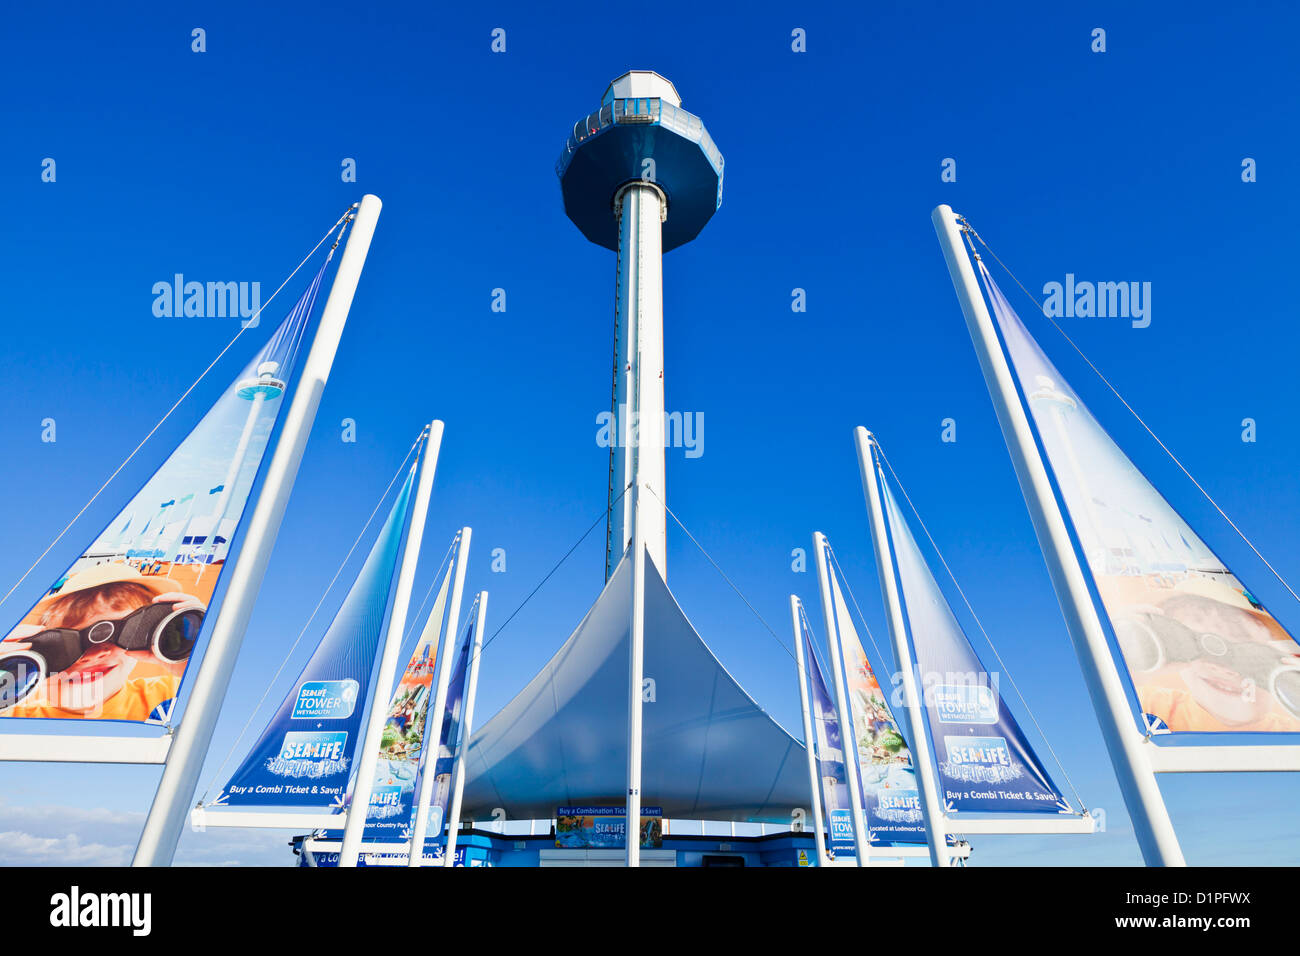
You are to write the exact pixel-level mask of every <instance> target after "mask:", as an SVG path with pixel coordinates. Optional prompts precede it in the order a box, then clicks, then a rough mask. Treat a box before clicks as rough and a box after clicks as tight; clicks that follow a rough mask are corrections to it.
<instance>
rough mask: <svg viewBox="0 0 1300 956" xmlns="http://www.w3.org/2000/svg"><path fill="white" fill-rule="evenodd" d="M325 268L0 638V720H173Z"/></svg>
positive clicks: (156, 721) (265, 449)
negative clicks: (249, 358) (154, 468)
mask: <svg viewBox="0 0 1300 956" xmlns="http://www.w3.org/2000/svg"><path fill="white" fill-rule="evenodd" d="M323 273H324V267H322V269H321V272H320V273H318V274H317V275H316V277H315V279H314V280H313V281H312V283H311V284H310V286H309V287H308V288H307V290H306V291H305V292H304V293H303V295H302V298H300V299H299V300H298V302H297V304H295V305H294V307H293V310H292V311H291V312H290V313H289V316H288V317H287V318H286V319H285V320H284V322H283V323H282V324H281V325H280V327H279V328H278V329H277V330H276V331H275V333H274V335H272V337H271V339H270V341H269V342H268V343H267V344H266V346H265V347H263V348H262V350H261V351H260V352H259V353H258V354H257V356H256V357H255V358H254V359H253V361H252V362H250V363H249V364H248V365H247V366H246V367H245V369H244V371H243V373H242V374H241V375H240V376H239V377H238V378H237V379H236V380H235V381H234V382H233V383H232V384H231V385H230V387H229V388H227V389H226V391H225V393H224V394H222V396H221V397H220V398H219V399H218V400H217V401H216V403H215V404H214V405H213V406H212V408H211V410H210V411H209V412H208V413H207V415H205V416H204V418H203V420H202V421H200V422H199V424H198V426H197V427H195V429H194V430H193V431H192V432H190V434H189V435H188V436H187V437H186V438H185V439H184V440H183V441H182V442H181V443H180V445H178V446H177V447H176V450H175V451H173V452H172V454H171V456H170V457H169V458H168V459H167V460H166V461H165V462H163V464H162V467H160V468H159V469H158V470H157V471H156V472H154V474H153V476H152V477H151V478H150V479H149V480H148V481H147V482H146V483H145V485H144V487H143V488H141V489H140V491H139V493H137V494H136V495H135V497H134V498H132V499H131V501H130V502H128V503H127V505H126V507H125V508H123V509H122V511H121V513H120V514H118V516H117V517H116V518H114V519H113V520H112V521H111V522H110V523H109V524H108V526H107V527H106V528H105V529H104V530H103V531H102V532H101V533H100V534H99V536H98V537H97V538H95V540H94V541H93V542H92V543H91V545H90V547H88V548H87V549H86V550H85V551H84V552H82V554H81V555H80V556H79V557H78V558H77V559H76V560H75V561H74V562H73V563H72V565H71V567H69V568H68V569H67V571H65V572H64V573H63V574H62V575H61V576H60V577H59V578H58V580H56V581H55V582H54V584H53V585H52V586H51V587H50V589H49V590H48V591H47V592H46V593H45V594H44V595H43V596H42V597H41V599H40V600H39V601H37V602H36V604H35V606H34V607H32V609H31V610H30V611H28V612H27V614H25V615H24V616H23V617H22V619H21V620H20V621H19V622H18V624H17V625H16V626H14V627H13V628H12V629H11V630H10V631H9V632H8V633H7V634H4V636H3V637H2V638H0V717H24V718H47V719H49V718H53V719H72V720H126V721H144V722H147V723H165V722H167V721H168V719H169V717H170V715H171V711H172V708H173V706H174V705H175V703H176V696H177V693H178V691H179V688H180V684H181V680H182V678H183V677H184V676H185V669H186V667H187V665H188V664H189V660H190V655H191V653H192V652H193V650H194V647H195V645H196V643H197V642H198V639H199V636H200V634H201V632H202V629H203V622H204V617H205V615H206V614H207V608H208V604H209V603H210V601H211V600H212V595H213V592H215V590H216V587H217V582H218V581H219V580H220V578H221V574H222V571H223V570H224V568H225V565H226V558H227V556H228V554H229V551H230V543H231V540H232V539H233V537H234V534H235V530H236V528H238V526H239V522H240V519H241V518H242V517H243V514H244V512H245V510H246V506H247V504H248V498H249V493H250V491H251V490H252V487H253V482H254V479H255V478H256V476H257V473H258V469H259V467H260V466H261V464H262V460H263V458H264V457H265V455H266V451H267V445H268V442H269V440H270V437H271V431H272V429H273V428H274V426H275V421H276V418H277V416H278V414H279V410H280V408H281V406H282V405H283V395H284V392H285V389H286V383H287V382H288V380H289V376H290V373H291V370H292V365H293V360H294V356H295V355H296V353H297V351H298V347H299V345H300V344H301V342H302V337H303V331H304V329H305V328H306V325H307V322H308V319H309V318H310V316H311V312H312V308H313V306H314V304H315V301H316V294H317V292H318V290H319V289H320V283H321V277H322V275H323Z"/></svg>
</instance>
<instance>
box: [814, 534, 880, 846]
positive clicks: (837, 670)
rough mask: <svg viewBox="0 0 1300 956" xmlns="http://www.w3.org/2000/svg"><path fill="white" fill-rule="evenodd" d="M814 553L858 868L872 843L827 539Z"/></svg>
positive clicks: (818, 540)
mask: <svg viewBox="0 0 1300 956" xmlns="http://www.w3.org/2000/svg"><path fill="white" fill-rule="evenodd" d="M813 551H814V552H815V554H816V556H817V583H818V585H819V587H820V590H821V598H822V617H823V618H824V619H825V621H826V643H827V644H828V645H830V650H831V675H832V677H833V678H834V683H835V712H836V713H837V714H838V715H839V718H840V747H841V748H842V749H843V751H844V773H845V776H847V777H848V780H847V781H845V782H846V784H847V785H848V791H849V807H850V808H851V810H852V812H853V845H854V847H855V849H856V850H857V854H858V860H857V865H858V866H866V865H867V864H868V861H869V860H870V857H871V841H870V839H869V838H868V836H867V825H866V822H865V821H864V814H863V812H862V787H861V781H862V774H861V772H860V771H859V770H858V732H857V728H856V727H855V726H854V724H853V711H852V710H850V709H849V699H848V695H847V694H846V693H845V691H844V682H845V677H844V651H843V648H842V646H841V645H840V629H839V627H837V626H836V623H835V604H834V601H833V599H832V597H831V579H830V567H829V565H827V563H826V536H825V535H824V534H822V533H821V532H820V531H814V532H813Z"/></svg>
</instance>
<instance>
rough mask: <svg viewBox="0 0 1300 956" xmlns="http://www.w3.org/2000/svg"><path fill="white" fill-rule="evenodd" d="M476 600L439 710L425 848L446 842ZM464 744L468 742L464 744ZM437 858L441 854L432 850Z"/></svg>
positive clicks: (424, 770) (426, 769)
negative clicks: (445, 698) (443, 702)
mask: <svg viewBox="0 0 1300 956" xmlns="http://www.w3.org/2000/svg"><path fill="white" fill-rule="evenodd" d="M477 607H478V602H477V601H476V602H475V603H474V605H473V607H471V608H470V611H469V620H468V622H467V623H466V624H465V635H464V637H462V638H461V640H460V644H459V650H458V651H457V652H456V665H455V667H453V668H452V672H451V680H450V682H449V683H448V684H447V705H446V707H445V708H444V709H443V717H442V733H441V734H440V735H439V737H438V749H437V750H435V751H434V752H433V756H434V764H433V796H432V797H430V799H429V825H428V829H427V832H428V834H429V835H428V837H427V838H426V840H425V846H428V845H429V844H430V843H434V844H437V845H442V844H443V843H445V842H446V839H447V837H446V834H445V833H443V827H444V826H445V825H446V822H447V808H448V806H449V804H450V803H451V774H452V770H453V769H454V767H455V763H456V750H457V747H458V745H459V741H458V740H457V738H458V737H460V722H461V717H462V716H463V713H464V707H463V704H464V700H465V677H466V675H467V674H468V672H469V656H470V653H471V652H472V650H473V647H474V625H475V613H474V612H475V609H476V608H477ZM447 626H448V627H455V626H456V622H455V621H448V622H447ZM466 743H468V741H466ZM420 772H421V773H422V774H424V773H429V772H430V768H429V765H428V761H427V757H426V761H425V765H424V766H423V767H422V768H421V770H420ZM436 853H437V855H438V856H439V857H441V856H442V851H441V850H438V851H436Z"/></svg>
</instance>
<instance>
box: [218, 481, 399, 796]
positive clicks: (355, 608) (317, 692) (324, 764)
mask: <svg viewBox="0 0 1300 956" xmlns="http://www.w3.org/2000/svg"><path fill="white" fill-rule="evenodd" d="M415 472H416V466H414V465H413V466H412V467H411V470H410V473H409V474H408V475H407V478H406V482H405V483H404V484H403V485H402V488H401V491H400V492H399V493H398V495H397V498H396V500H395V501H394V503H393V509H392V511H391V512H389V515H388V519H387V520H386V521H385V522H384V526H383V529H382V530H381V531H380V532H379V537H378V538H376V539H375V543H374V545H373V547H371V549H370V554H369V556H368V557H367V558H366V562H365V564H364V565H363V566H362V568H361V573H360V574H359V575H357V579H356V581H355V583H353V585H352V589H351V590H350V591H349V592H348V595H347V597H346V598H345V599H344V601H343V604H342V606H341V607H340V608H339V610H338V613H337V614H336V615H335V616H334V620H333V621H331V622H330V626H329V628H328V629H327V630H326V632H325V636H324V637H323V638H321V642H320V644H319V645H318V646H317V647H316V650H315V651H314V652H313V653H312V656H311V659H310V660H308V661H307V666H306V667H304V668H303V670H302V673H301V674H299V675H298V679H297V680H296V681H294V683H293V687H292V688H291V689H290V690H289V693H288V694H286V695H285V698H284V701H283V702H282V703H281V704H280V709H279V710H278V711H277V712H276V715H275V717H274V718H273V719H272V720H271V722H270V724H269V725H267V727H266V729H265V730H264V731H263V732H262V736H261V738H259V740H258V741H257V743H256V744H255V745H254V747H253V749H252V750H251V751H250V752H249V754H248V756H247V757H245V758H244V762H243V763H242V764H240V766H239V769H238V770H236V771H235V773H234V776H232V777H231V778H230V782H229V783H227V784H226V786H225V788H224V789H223V790H222V791H221V794H220V795H219V796H218V797H217V799H216V800H215V801H214V805H226V806H259V807H264V806H275V807H317V808H322V809H328V808H341V807H342V806H343V798H344V794H345V793H346V792H347V786H348V777H349V776H350V774H351V772H352V758H353V752H354V751H355V750H356V746H357V738H358V736H359V731H360V728H361V722H362V720H363V719H364V717H365V712H366V701H367V700H369V692H370V681H371V676H372V675H371V671H372V670H373V669H374V662H375V652H376V650H377V649H378V647H379V640H380V637H381V636H382V634H383V631H384V622H385V619H386V618H387V610H388V599H389V590H390V588H391V586H392V581H393V575H394V571H395V569H396V566H397V558H398V554H399V553H400V552H401V549H402V530H403V527H404V526H405V524H406V512H407V505H408V504H409V501H410V497H411V486H412V484H413V483H414V481H415Z"/></svg>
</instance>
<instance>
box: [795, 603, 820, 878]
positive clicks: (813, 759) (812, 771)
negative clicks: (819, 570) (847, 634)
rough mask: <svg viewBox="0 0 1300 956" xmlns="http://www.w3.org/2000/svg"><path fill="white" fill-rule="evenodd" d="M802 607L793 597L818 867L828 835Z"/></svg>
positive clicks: (800, 705) (804, 738)
mask: <svg viewBox="0 0 1300 956" xmlns="http://www.w3.org/2000/svg"><path fill="white" fill-rule="evenodd" d="M801 610H802V605H801V604H800V603H799V598H798V597H796V596H795V595H793V594H791V595H790V624H791V625H792V626H793V628H794V660H795V665H796V666H797V667H798V668H799V710H800V712H801V713H802V715H803V744H804V750H805V751H806V752H807V754H808V783H809V785H810V787H811V793H812V813H813V839H814V840H815V841H816V844H817V865H818V866H825V865H826V835H825V833H824V832H823V831H822V827H823V826H824V823H825V821H823V819H822V786H821V779H820V778H819V775H818V773H817V755H816V753H815V752H814V751H815V750H816V749H817V744H816V739H815V738H814V737H813V727H812V715H811V714H810V713H809V710H808V669H807V664H806V662H805V660H804V653H803V622H802V621H801V620H800V619H799V618H800V611H801Z"/></svg>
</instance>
